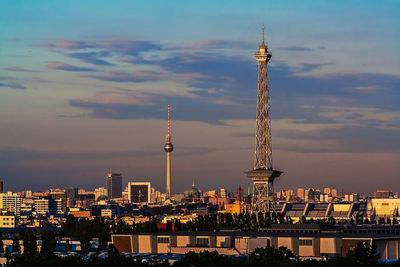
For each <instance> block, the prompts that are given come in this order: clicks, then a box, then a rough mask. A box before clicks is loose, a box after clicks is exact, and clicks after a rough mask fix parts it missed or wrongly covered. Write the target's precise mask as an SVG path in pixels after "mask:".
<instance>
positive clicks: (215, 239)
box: [112, 224, 400, 260]
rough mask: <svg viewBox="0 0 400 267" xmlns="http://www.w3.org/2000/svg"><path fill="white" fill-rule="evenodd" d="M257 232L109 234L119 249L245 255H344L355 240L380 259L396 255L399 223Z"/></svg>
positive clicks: (288, 227)
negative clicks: (263, 251) (275, 250)
mask: <svg viewBox="0 0 400 267" xmlns="http://www.w3.org/2000/svg"><path fill="white" fill-rule="evenodd" d="M260 230H261V231H259V232H238V231H236V232H231V231H227V232H222V231H221V232H157V233H147V234H134V235H112V243H113V244H114V246H115V247H116V248H117V249H118V250H119V251H120V252H129V253H152V254H158V253H172V254H185V253H187V252H190V251H193V252H197V253H198V252H201V251H204V250H207V251H217V252H218V253H219V254H222V255H246V254H250V253H252V252H253V251H254V250H255V249H256V248H257V247H266V246H273V247H281V246H284V247H287V248H288V249H290V250H292V251H293V253H294V254H295V255H297V256H300V257H301V258H312V259H323V258H326V257H333V256H345V255H346V254H347V252H348V251H349V250H351V249H353V248H354V247H355V246H356V245H357V243H358V242H365V243H367V244H368V245H372V244H373V243H374V244H375V245H376V248H377V252H378V254H379V255H380V257H381V259H385V260H386V259H398V258H399V256H400V243H399V242H400V226H399V225H393V226H388V225H362V226H355V225H317V224H278V225H273V226H272V227H271V228H266V229H260Z"/></svg>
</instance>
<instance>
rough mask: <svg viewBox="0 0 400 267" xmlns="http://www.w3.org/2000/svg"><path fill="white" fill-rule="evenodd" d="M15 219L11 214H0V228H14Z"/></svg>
mask: <svg viewBox="0 0 400 267" xmlns="http://www.w3.org/2000/svg"><path fill="white" fill-rule="evenodd" d="M15 227H16V220H15V216H12V215H0V228H15Z"/></svg>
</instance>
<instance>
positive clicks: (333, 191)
mask: <svg viewBox="0 0 400 267" xmlns="http://www.w3.org/2000/svg"><path fill="white" fill-rule="evenodd" d="M331 195H332V197H337V190H336V189H332V190H331Z"/></svg>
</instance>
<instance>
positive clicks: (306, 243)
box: [299, 239, 312, 246]
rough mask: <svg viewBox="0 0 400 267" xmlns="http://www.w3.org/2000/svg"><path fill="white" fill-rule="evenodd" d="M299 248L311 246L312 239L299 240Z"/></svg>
mask: <svg viewBox="0 0 400 267" xmlns="http://www.w3.org/2000/svg"><path fill="white" fill-rule="evenodd" d="M299 246H312V239H300V240H299Z"/></svg>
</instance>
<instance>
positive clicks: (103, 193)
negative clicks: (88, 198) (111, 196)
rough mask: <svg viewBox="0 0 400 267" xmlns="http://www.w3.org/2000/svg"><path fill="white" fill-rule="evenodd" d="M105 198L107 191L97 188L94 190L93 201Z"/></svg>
mask: <svg viewBox="0 0 400 267" xmlns="http://www.w3.org/2000/svg"><path fill="white" fill-rule="evenodd" d="M103 197H107V189H106V188H104V187H99V188H96V189H95V190H94V199H95V200H96V201H97V200H98V199H99V198H103Z"/></svg>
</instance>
